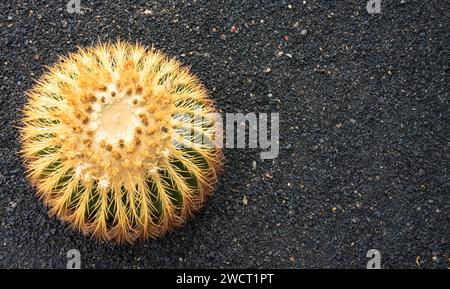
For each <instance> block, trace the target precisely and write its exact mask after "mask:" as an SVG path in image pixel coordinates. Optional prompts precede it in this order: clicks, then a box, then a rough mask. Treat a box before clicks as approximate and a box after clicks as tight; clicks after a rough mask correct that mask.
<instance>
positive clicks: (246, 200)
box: [242, 195, 248, 206]
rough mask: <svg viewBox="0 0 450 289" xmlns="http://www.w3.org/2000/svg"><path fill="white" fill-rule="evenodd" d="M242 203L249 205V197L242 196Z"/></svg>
mask: <svg viewBox="0 0 450 289" xmlns="http://www.w3.org/2000/svg"><path fill="white" fill-rule="evenodd" d="M242 203H243V204H244V206H247V205H248V199H247V196H246V195H244V197H243V198H242Z"/></svg>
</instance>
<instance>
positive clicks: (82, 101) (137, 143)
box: [21, 42, 222, 243]
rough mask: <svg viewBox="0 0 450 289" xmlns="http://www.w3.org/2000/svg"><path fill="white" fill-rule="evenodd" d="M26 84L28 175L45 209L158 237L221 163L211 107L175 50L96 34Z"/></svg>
mask: <svg viewBox="0 0 450 289" xmlns="http://www.w3.org/2000/svg"><path fill="white" fill-rule="evenodd" d="M27 94H28V102H27V104H26V105H25V107H24V109H23V115H24V116H23V125H22V126H21V142H22V151H21V153H22V156H23V159H24V162H25V166H26V169H27V174H28V177H29V179H30V180H31V182H32V183H33V184H34V185H35V187H36V189H37V194H38V195H39V196H40V197H41V198H42V200H43V201H44V203H45V204H46V205H47V206H48V207H49V211H50V215H56V216H58V217H59V218H60V219H61V220H64V221H67V222H69V223H70V224H71V226H72V227H73V228H75V229H77V230H79V231H80V232H82V233H83V234H86V235H91V236H93V237H94V238H96V239H101V240H107V241H109V240H110V241H114V242H118V243H122V242H128V243H133V242H134V241H135V240H137V239H140V238H141V239H146V238H148V237H151V238H156V237H158V236H161V235H162V234H164V233H166V232H167V231H170V230H171V229H173V228H175V227H177V226H179V225H181V224H182V223H183V222H184V221H185V220H186V218H187V217H188V216H190V215H191V214H192V213H193V212H194V211H196V210H198V209H199V208H200V207H201V206H202V205H203V203H204V201H205V197H207V196H208V195H210V194H211V193H212V190H213V189H214V186H215V184H216V182H217V174H218V171H219V169H220V168H221V164H222V152H221V150H220V148H218V147H217V146H214V145H212V144H213V143H214V142H215V139H216V138H215V126H216V122H215V119H214V118H212V117H211V115H212V113H214V112H215V107H214V104H213V102H212V101H211V100H210V99H209V98H208V95H207V91H206V90H205V88H204V87H203V86H202V85H201V84H200V82H199V80H198V79H197V78H196V77H195V76H194V75H193V74H192V73H190V72H189V69H188V68H185V67H182V66H181V64H180V63H179V62H178V61H177V60H175V59H170V58H168V57H167V56H166V55H164V54H163V53H161V52H159V51H157V50H155V49H153V48H151V49H147V48H145V47H143V46H141V45H139V44H135V45H131V44H127V43H124V42H117V43H113V44H112V43H108V44H97V45H95V46H94V47H92V48H87V49H79V51H78V52H76V53H74V54H70V55H69V56H68V57H65V58H62V59H61V60H60V61H59V63H58V64H56V65H54V66H53V67H50V68H49V71H48V72H47V73H45V74H44V75H43V76H42V77H41V79H40V81H39V82H38V83H37V84H36V85H35V87H34V88H33V89H31V90H30V91H29V92H28V93H27ZM194 116H196V117H194ZM199 116H200V117H199ZM187 132H190V133H187ZM192 132H193V133H192ZM199 137H200V138H201V139H202V141H198V138H199ZM205 140H206V141H205Z"/></svg>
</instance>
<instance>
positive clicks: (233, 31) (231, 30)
mask: <svg viewBox="0 0 450 289" xmlns="http://www.w3.org/2000/svg"><path fill="white" fill-rule="evenodd" d="M230 32H231V33H236V32H237V28H236V26H235V25H233V26H231V29H230Z"/></svg>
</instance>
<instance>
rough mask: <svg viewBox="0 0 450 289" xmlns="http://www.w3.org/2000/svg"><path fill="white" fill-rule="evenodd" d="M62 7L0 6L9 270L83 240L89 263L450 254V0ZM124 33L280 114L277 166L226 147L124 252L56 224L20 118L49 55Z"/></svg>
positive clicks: (253, 262)
mask: <svg viewBox="0 0 450 289" xmlns="http://www.w3.org/2000/svg"><path fill="white" fill-rule="evenodd" d="M67 2H68V1H65V0H64V1H31V0H30V1H10V0H8V1H3V2H2V4H1V7H0V48H1V51H0V61H1V69H0V79H1V81H0V125H1V135H0V160H1V163H0V164H1V165H0V222H1V227H0V267H6V268H23V267H25V268H47V267H52V268H65V266H66V262H67V258H66V252H67V251H68V250H69V249H72V248H76V249H78V250H80V252H81V256H82V267H84V268H224V267H225V268H234V267H238V268H317V267H319V268H323V267H325V268H365V266H366V262H367V261H368V258H367V257H366V253H367V251H368V250H369V249H372V248H375V249H378V250H380V252H381V255H382V267H384V268H418V267H420V268H447V267H449V266H450V263H449V259H448V258H447V257H446V256H450V250H449V249H450V246H449V245H450V242H449V241H450V240H449V239H450V238H449V237H450V233H449V209H450V196H449V191H450V179H449V145H450V143H449V112H450V110H449V39H450V28H449V26H450V1H447V0H441V1H437V0H436V1H425V0H417V1H408V0H404V1H401V0H396V1H387V0H383V2H382V11H381V14H377V15H375V14H372V15H371V14H368V13H367V11H366V2H367V1H311V0H306V1H294V0H291V1H256V0H255V1H211V0H202V1H174V0H170V1H144V0H142V1H137V0H126V1H125V0H123V1H92V0H81V9H82V14H69V13H68V12H67V11H66V4H67ZM223 2H226V3H223ZM233 26H234V28H233ZM235 28H236V29H235ZM234 30H236V31H234ZM286 36H287V37H286ZM117 38H120V39H123V40H130V41H140V42H142V43H143V44H148V45H150V44H154V45H155V46H156V47H157V48H161V49H164V50H165V51H166V52H167V53H168V54H170V55H172V56H176V57H178V58H179V59H181V60H182V61H183V62H184V63H186V64H190V65H192V70H193V71H194V72H195V73H196V74H198V76H199V77H200V78H201V79H202V81H203V82H204V83H205V85H206V86H207V87H208V88H209V90H210V91H211V95H212V98H214V99H215V100H216V101H217V104H218V106H219V108H220V109H222V110H223V111H224V112H244V113H245V112H279V113H280V119H281V124H280V155H279V157H278V158H276V159H275V160H273V161H272V160H270V161H261V160H260V158H259V152H260V151H259V150H256V149H251V150H249V149H245V150H242V149H241V150H237V149H228V150H226V151H225V155H226V168H225V171H224V174H223V175H222V178H221V183H220V186H219V187H218V189H217V191H216V193H215V195H214V197H213V198H212V199H210V200H209V202H208V203H207V206H206V207H205V209H204V210H202V212H201V213H200V214H199V215H197V216H196V217H195V218H194V219H192V220H190V221H189V222H188V224H187V225H186V226H185V227H183V228H182V229H181V230H179V231H177V232H175V233H173V234H171V235H168V236H166V237H164V238H162V239H160V240H156V241H148V242H141V243H140V244H137V245H135V246H116V247H114V246H112V245H109V244H99V243H96V242H95V241H92V240H89V239H85V238H83V237H82V236H80V235H79V234H78V233H74V232H71V231H70V230H69V229H67V226H66V225H64V224H61V223H60V222H59V221H58V220H56V219H48V217H47V212H46V209H45V208H44V206H43V205H42V204H41V203H40V202H39V201H38V199H37V198H36V197H35V196H34V192H33V189H32V188H31V187H30V185H29V184H28V182H27V180H26V179H25V177H24V172H23V168H22V165H21V162H20V159H19V158H18V155H17V152H18V149H19V142H18V131H17V129H15V128H14V126H15V125H17V124H18V119H19V118H20V113H19V112H18V109H20V108H21V107H22V105H23V104H24V102H25V96H24V91H26V90H27V89H29V88H30V87H31V86H32V84H33V81H34V80H35V79H37V78H38V77H39V76H40V75H41V74H42V71H43V69H44V67H45V65H51V64H52V63H54V62H55V61H56V60H57V59H58V55H64V54H66V53H68V52H70V51H74V50H76V46H77V45H79V46H86V45H89V44H91V43H92V42H95V41H97V40H114V39H117ZM269 68H270V71H269ZM254 162H256V163H254ZM244 196H245V197H246V198H247V200H248V204H247V205H244V202H243V198H244ZM333 208H334V209H333Z"/></svg>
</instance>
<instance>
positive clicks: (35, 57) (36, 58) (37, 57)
mask: <svg viewBox="0 0 450 289" xmlns="http://www.w3.org/2000/svg"><path fill="white" fill-rule="evenodd" d="M33 59H34V60H36V61H39V59H41V57H40V56H39V54H36V55H35V56H34V57H33Z"/></svg>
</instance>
